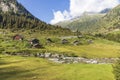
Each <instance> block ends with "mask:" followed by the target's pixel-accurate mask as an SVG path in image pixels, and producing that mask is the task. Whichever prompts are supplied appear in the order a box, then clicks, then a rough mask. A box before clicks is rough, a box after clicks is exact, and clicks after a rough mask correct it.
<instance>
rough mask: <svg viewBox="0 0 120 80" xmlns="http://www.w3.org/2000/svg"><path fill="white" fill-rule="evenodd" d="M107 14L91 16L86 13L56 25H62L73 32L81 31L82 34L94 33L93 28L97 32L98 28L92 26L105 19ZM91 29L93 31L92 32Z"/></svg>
mask: <svg viewBox="0 0 120 80" xmlns="http://www.w3.org/2000/svg"><path fill="white" fill-rule="evenodd" d="M104 15H105V14H89V13H84V14H83V15H82V16H80V17H78V18H75V19H72V20H69V21H64V22H60V23H57V24H56V25H60V26H62V27H64V28H70V29H71V30H72V31H77V30H79V31H81V32H88V31H93V28H94V29H95V30H96V29H97V28H98V27H97V26H92V25H94V24H95V23H96V22H98V21H99V20H100V19H101V17H103V16H104ZM90 29H91V30H90Z"/></svg>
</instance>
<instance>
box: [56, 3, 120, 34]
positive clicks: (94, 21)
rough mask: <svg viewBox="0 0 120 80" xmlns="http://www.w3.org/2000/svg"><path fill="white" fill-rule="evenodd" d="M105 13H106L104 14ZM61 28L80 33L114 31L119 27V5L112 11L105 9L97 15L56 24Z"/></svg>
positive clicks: (83, 16)
mask: <svg viewBox="0 0 120 80" xmlns="http://www.w3.org/2000/svg"><path fill="white" fill-rule="evenodd" d="M106 12H107V13H106ZM56 25H60V26H62V27H65V28H66V27H67V28H70V29H71V30H73V31H74V30H79V31H81V32H91V33H93V32H100V33H104V32H105V33H106V32H109V31H114V30H115V29H119V28H120V27H119V26H120V5H118V6H117V7H115V8H113V9H105V10H103V11H101V12H100V13H99V14H93V15H89V14H88V15H82V16H81V17H79V19H78V18H77V19H76V20H74V21H71V20H70V21H65V22H60V23H57V24H56Z"/></svg>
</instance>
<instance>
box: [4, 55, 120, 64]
mask: <svg viewBox="0 0 120 80" xmlns="http://www.w3.org/2000/svg"><path fill="white" fill-rule="evenodd" d="M6 54H9V55H20V56H24V57H39V58H44V59H47V60H49V61H52V62H55V63H66V64H70V63H86V64H109V63H114V62H116V61H117V60H118V59H119V58H84V57H74V56H67V55H65V54H57V53H35V54H31V53H6Z"/></svg>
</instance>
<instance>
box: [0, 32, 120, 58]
mask: <svg viewBox="0 0 120 80" xmlns="http://www.w3.org/2000/svg"><path fill="white" fill-rule="evenodd" d="M14 34H16V33H11V32H8V34H5V35H3V34H0V51H1V52H5V51H7V52H17V51H18V52H19V51H23V50H27V51H30V52H31V53H36V52H42V51H48V52H49V51H50V52H57V53H67V54H75V55H78V56H82V57H88V58H96V57H98V58H101V57H119V55H120V44H119V43H117V42H113V41H108V40H103V39H98V38H95V40H93V41H94V43H93V44H86V42H87V40H89V39H91V38H88V39H85V38H83V39H81V40H80V41H81V42H83V45H79V46H74V45H73V44H72V42H73V41H75V40H77V39H75V38H74V39H70V40H69V41H70V43H69V44H67V45H63V44H61V39H59V38H58V37H59V36H49V37H50V38H51V39H52V40H53V41H54V42H55V43H52V44H46V38H48V36H47V35H46V34H45V35H41V34H39V33H33V34H31V35H28V34H27V33H26V32H23V33H21V34H23V36H24V38H25V40H24V41H13V40H12V35H14ZM32 38H38V39H39V40H40V42H41V43H42V44H43V46H44V47H45V49H34V48H29V47H28V46H29V43H28V41H27V40H31V39H32Z"/></svg>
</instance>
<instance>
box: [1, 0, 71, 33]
mask: <svg viewBox="0 0 120 80" xmlns="http://www.w3.org/2000/svg"><path fill="white" fill-rule="evenodd" d="M0 28H2V29H12V30H21V29H32V30H33V29H34V30H40V31H45V30H47V31H51V32H53V33H54V32H57V31H58V33H61V32H63V33H66V32H67V33H71V32H70V30H69V29H63V28H61V27H60V26H53V25H50V24H46V23H45V22H43V21H41V20H39V19H37V18H36V17H34V16H33V15H32V14H31V13H29V11H27V10H26V9H25V8H24V7H23V6H22V5H21V4H20V3H18V2H17V0H0ZM47 31H46V32H47Z"/></svg>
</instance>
